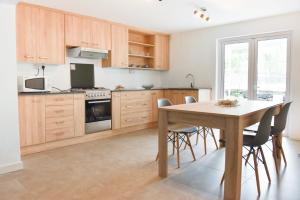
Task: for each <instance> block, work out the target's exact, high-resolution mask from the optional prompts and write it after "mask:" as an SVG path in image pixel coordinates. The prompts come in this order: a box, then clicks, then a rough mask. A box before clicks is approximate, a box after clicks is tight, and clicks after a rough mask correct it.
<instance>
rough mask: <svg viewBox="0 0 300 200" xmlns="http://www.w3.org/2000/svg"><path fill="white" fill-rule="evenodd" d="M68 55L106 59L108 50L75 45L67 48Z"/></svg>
mask: <svg viewBox="0 0 300 200" xmlns="http://www.w3.org/2000/svg"><path fill="white" fill-rule="evenodd" d="M68 57H72V58H88V59H99V60H100V59H107V57H108V50H102V49H94V48H84V47H75V48H69V49H68Z"/></svg>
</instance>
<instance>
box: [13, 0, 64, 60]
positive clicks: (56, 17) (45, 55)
mask: <svg viewBox="0 0 300 200" xmlns="http://www.w3.org/2000/svg"><path fill="white" fill-rule="evenodd" d="M16 20H17V60H18V61H20V62H31V63H43V64H63V63H64V61H65V49H64V14H62V13H60V12H55V11H53V10H48V9H43V8H40V7H36V6H32V5H27V4H22V3H21V4H18V6H17V18H16Z"/></svg>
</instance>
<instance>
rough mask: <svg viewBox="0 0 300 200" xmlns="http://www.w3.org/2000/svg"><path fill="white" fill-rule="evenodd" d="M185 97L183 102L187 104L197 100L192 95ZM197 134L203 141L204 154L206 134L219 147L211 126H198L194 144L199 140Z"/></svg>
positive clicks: (205, 150)
mask: <svg viewBox="0 0 300 200" xmlns="http://www.w3.org/2000/svg"><path fill="white" fill-rule="evenodd" d="M184 99H185V103H186V104H189V103H196V102H197V100H196V99H195V98H194V97H193V96H186V97H184ZM199 135H200V136H201V137H202V138H203V143H204V152H205V154H206V153H207V148H206V140H207V136H208V135H211V136H212V138H213V140H214V143H215V145H216V148H217V149H219V147H218V144H217V140H216V137H215V134H214V131H213V129H212V128H207V127H198V132H197V138H196V144H198V140H199Z"/></svg>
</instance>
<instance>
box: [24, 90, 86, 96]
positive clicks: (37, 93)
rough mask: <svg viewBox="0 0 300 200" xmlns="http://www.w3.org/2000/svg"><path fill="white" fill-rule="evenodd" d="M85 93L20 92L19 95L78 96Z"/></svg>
mask: <svg viewBox="0 0 300 200" xmlns="http://www.w3.org/2000/svg"><path fill="white" fill-rule="evenodd" d="M78 93H85V92H84V91H69V90H67V91H61V92H60V91H54V92H19V93H18V94H19V95H57V94H78Z"/></svg>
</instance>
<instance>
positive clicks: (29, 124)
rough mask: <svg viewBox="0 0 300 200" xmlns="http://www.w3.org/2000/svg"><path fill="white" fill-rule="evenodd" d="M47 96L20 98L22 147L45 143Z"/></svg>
mask: <svg viewBox="0 0 300 200" xmlns="http://www.w3.org/2000/svg"><path fill="white" fill-rule="evenodd" d="M45 113H46V109H45V96H41V95H28V96H27V95H26V96H25V95H24V96H20V97H19V125H20V145H21V147H24V146H29V145H36V144H42V143H45V126H46V124H45Z"/></svg>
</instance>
